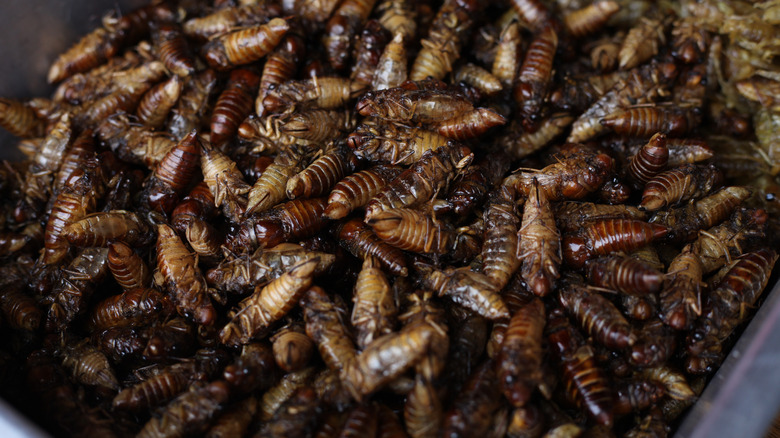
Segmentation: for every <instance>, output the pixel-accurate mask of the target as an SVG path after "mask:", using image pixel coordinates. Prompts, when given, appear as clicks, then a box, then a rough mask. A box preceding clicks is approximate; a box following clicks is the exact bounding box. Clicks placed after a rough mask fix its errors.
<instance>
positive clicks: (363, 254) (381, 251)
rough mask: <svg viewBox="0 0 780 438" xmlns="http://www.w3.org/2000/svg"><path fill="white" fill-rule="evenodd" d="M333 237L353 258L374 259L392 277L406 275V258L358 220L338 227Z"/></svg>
mask: <svg viewBox="0 0 780 438" xmlns="http://www.w3.org/2000/svg"><path fill="white" fill-rule="evenodd" d="M334 235H335V236H336V237H337V238H338V240H339V244H340V245H341V246H342V247H344V248H345V249H346V250H347V251H349V252H350V253H352V254H353V255H354V256H356V257H359V258H362V259H367V258H369V257H375V258H376V259H377V261H378V262H379V263H381V264H382V266H384V267H385V269H387V270H388V271H390V272H391V273H392V274H394V275H400V276H402V277H405V276H406V275H408V270H407V268H406V258H405V257H404V255H403V253H402V252H401V251H400V250H398V248H396V247H394V246H391V245H389V244H387V243H385V242H383V241H382V240H381V239H380V238H378V237H377V235H376V234H374V233H373V232H372V231H371V229H370V228H368V226H366V225H365V224H363V221H361V220H360V219H351V220H349V221H347V222H344V223H343V224H341V225H338V226H337V227H336V228H335V229H334Z"/></svg>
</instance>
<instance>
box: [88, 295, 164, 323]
mask: <svg viewBox="0 0 780 438" xmlns="http://www.w3.org/2000/svg"><path fill="white" fill-rule="evenodd" d="M172 312H173V304H172V303H171V302H170V299H168V297H167V296H165V295H163V294H162V293H161V292H159V291H157V290H156V289H146V288H139V289H133V290H130V291H126V292H124V293H121V294H118V295H114V296H112V297H108V298H106V299H104V300H103V301H101V302H99V303H98V304H97V305H95V307H94V308H92V310H91V315H90V318H89V321H88V323H87V324H88V326H89V327H90V328H91V329H92V330H93V331H96V332H97V331H101V330H105V329H108V328H112V327H130V326H139V325H143V324H146V323H148V322H149V321H153V320H155V319H157V318H158V317H160V316H167V315H170V314H171V313H172Z"/></svg>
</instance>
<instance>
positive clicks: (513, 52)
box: [491, 21, 522, 87]
mask: <svg viewBox="0 0 780 438" xmlns="http://www.w3.org/2000/svg"><path fill="white" fill-rule="evenodd" d="M521 43H522V36H521V34H520V23H518V22H517V21H512V22H510V23H509V24H508V25H507V26H506V27H504V28H503V29H502V30H501V35H500V37H499V41H498V43H497V46H496V56H495V58H494V60H493V66H492V71H491V72H492V73H493V76H495V77H496V78H497V79H498V80H499V81H500V83H501V85H502V87H503V86H510V85H512V83H513V82H514V80H515V77H516V75H517V70H518V69H519V68H520V45H521Z"/></svg>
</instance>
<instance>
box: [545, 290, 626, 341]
mask: <svg viewBox="0 0 780 438" xmlns="http://www.w3.org/2000/svg"><path fill="white" fill-rule="evenodd" d="M558 298H559V299H560V302H561V304H562V305H563V307H564V308H565V309H566V311H567V312H568V313H570V314H571V315H572V316H573V317H574V318H575V319H577V321H578V322H579V323H580V325H581V326H582V327H583V328H584V329H585V331H587V332H588V333H589V334H590V335H591V336H593V338H594V339H595V340H597V341H598V342H599V343H601V344H603V345H604V346H605V347H607V348H611V349H621V348H626V347H629V346H631V345H633V344H634V342H636V335H635V334H634V333H633V332H632V330H631V326H630V325H629V324H628V322H627V321H626V320H625V318H623V315H621V313H620V311H619V310H618V309H617V308H616V307H615V305H614V304H612V302H611V301H609V300H607V299H606V298H604V297H602V296H601V295H598V294H594V293H591V292H589V291H588V290H587V289H586V288H585V287H583V286H579V285H575V284H571V285H569V286H568V287H566V288H564V289H561V290H560V291H559V295H558Z"/></svg>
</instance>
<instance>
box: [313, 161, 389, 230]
mask: <svg viewBox="0 0 780 438" xmlns="http://www.w3.org/2000/svg"><path fill="white" fill-rule="evenodd" d="M400 173H401V169H400V168H398V167H393V166H375V167H373V168H371V169H367V170H362V171H360V172H357V173H354V174H352V175H349V176H347V177H345V178H344V179H342V180H341V181H339V182H338V183H336V185H335V186H333V190H332V191H331V192H330V196H328V206H327V207H326V208H325V212H324V213H323V214H324V215H325V216H327V217H328V218H330V219H341V218H343V217H344V216H346V215H348V214H349V213H350V212H351V211H352V210H354V209H356V208H359V207H362V206H364V205H366V204H367V203H368V201H369V200H370V199H371V198H373V197H374V196H376V194H378V193H379V191H380V190H381V189H382V188H383V187H384V186H385V185H386V184H387V183H388V182H389V181H391V180H392V179H394V178H395V177H397V176H398V175H399V174H400Z"/></svg>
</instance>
